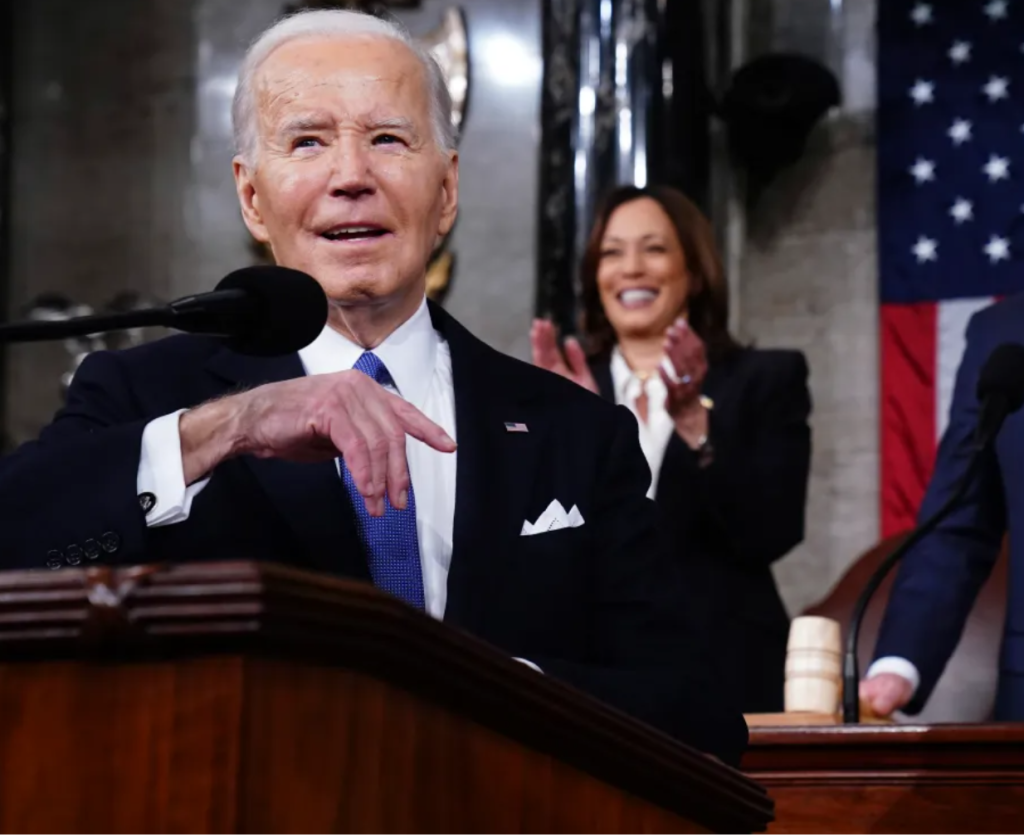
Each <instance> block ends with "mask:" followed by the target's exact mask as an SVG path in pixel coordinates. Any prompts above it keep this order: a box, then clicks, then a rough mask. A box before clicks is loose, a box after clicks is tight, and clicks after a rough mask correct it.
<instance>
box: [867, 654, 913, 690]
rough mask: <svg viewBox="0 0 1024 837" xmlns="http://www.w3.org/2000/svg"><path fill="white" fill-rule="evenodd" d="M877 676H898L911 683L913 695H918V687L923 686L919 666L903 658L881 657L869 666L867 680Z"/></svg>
mask: <svg viewBox="0 0 1024 837" xmlns="http://www.w3.org/2000/svg"><path fill="white" fill-rule="evenodd" d="M876 674H898V675H899V676H900V677H902V678H903V679H904V680H907V681H909V682H910V694H911V695H914V694H916V693H917V687H918V686H920V685H921V675H920V673H919V672H918V670H917V666H915V665H914V664H913V663H912V662H910V660H905V659H903V657H879V658H878V659H877V660H875V661H874V662H873V663H872V664H871V665H870V666H869V668H868V673H867V675H866V676H865V679H866V680H870V679H871V678H872V677H874V676H875V675H876Z"/></svg>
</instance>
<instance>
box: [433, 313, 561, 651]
mask: <svg viewBox="0 0 1024 837" xmlns="http://www.w3.org/2000/svg"><path fill="white" fill-rule="evenodd" d="M431 316H432V318H433V320H434V326H435V328H437V329H438V331H440V332H441V333H442V335H443V336H444V337H445V339H446V340H447V341H448V346H449V349H450V351H451V357H452V380H453V384H454V389H455V426H456V437H457V441H458V445H459V450H458V463H457V465H456V476H455V521H454V529H453V535H452V556H451V564H450V566H449V569H448V599H447V604H446V606H445V615H444V620H445V621H446V622H449V623H452V624H455V625H458V626H459V627H462V628H464V629H466V630H469V631H479V630H480V625H481V622H482V620H483V618H484V616H485V613H484V611H483V610H482V608H483V606H484V605H485V604H486V602H487V601H488V600H489V598H490V596H489V595H488V591H489V590H490V588H491V587H493V584H494V583H495V580H496V578H497V575H496V573H495V572H494V564H495V561H496V560H497V559H498V558H499V557H500V556H499V554H498V553H500V551H502V550H503V549H504V548H506V547H507V544H508V543H509V539H510V538H516V537H519V533H520V530H521V528H522V524H523V520H524V519H525V516H526V515H527V514H528V512H529V511H530V509H529V501H530V499H531V498H532V496H533V493H534V492H533V491H532V482H533V479H534V477H535V475H536V473H537V462H538V457H539V455H540V451H541V450H542V449H543V445H544V439H545V436H546V433H547V429H548V424H547V421H546V416H544V414H543V412H542V411H540V410H538V409H537V405H536V403H535V400H534V399H532V398H531V397H530V396H529V394H528V392H527V393H526V394H525V395H524V394H523V392H522V387H521V386H516V384H515V383H514V378H515V376H514V374H513V375H512V376H511V377H512V378H513V380H511V381H510V380H509V377H508V376H506V375H502V372H506V371H508V370H509V369H511V371H512V372H513V373H514V371H515V369H514V366H515V363H514V362H513V361H510V360H509V359H507V358H504V356H502V355H500V354H499V353H498V352H495V351H494V350H493V349H491V348H489V347H488V346H486V345H485V344H484V343H482V342H481V341H479V340H477V339H476V338H475V337H473V336H472V335H471V334H470V333H469V332H468V331H466V330H465V329H464V328H462V326H460V325H459V324H458V323H457V322H455V320H454V319H452V318H451V317H450V316H448V315H447V314H445V313H444V312H443V311H441V310H440V309H438V308H436V307H434V306H431ZM495 361H497V362H495ZM506 364H507V366H506ZM509 393H513V394H512V395H509ZM506 422H507V423H510V424H520V425H525V427H526V432H521V431H519V430H516V431H510V430H509V429H507V428H506V426H505V425H506Z"/></svg>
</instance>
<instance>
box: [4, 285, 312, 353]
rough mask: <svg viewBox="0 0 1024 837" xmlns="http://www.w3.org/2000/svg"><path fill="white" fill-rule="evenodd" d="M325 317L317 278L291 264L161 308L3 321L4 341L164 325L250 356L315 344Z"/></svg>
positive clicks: (289, 350) (13, 341)
mask: <svg viewBox="0 0 1024 837" xmlns="http://www.w3.org/2000/svg"><path fill="white" fill-rule="evenodd" d="M326 322H327V296H326V295H325V294H324V291H323V288H321V287H320V285H319V283H317V281H316V280H315V279H313V277H311V276H309V275H308V274H306V273H303V272H302V271H299V270H292V269H291V268H287V267H278V266H276V265H258V266H254V267H243V268H241V269H240V270H236V271H234V272H233V273H230V274H228V275H227V276H226V277H225V278H224V279H222V280H221V282H220V283H219V284H218V285H217V288H216V290H213V291H210V292H209V293H202V294H193V295H192V296H186V297H184V298H182V299H179V300H177V301H175V302H172V303H171V304H170V305H165V306H161V307H159V308H148V309H143V310H140V311H125V312H120V313H116V314H98V315H96V316H91V317H75V318H74V319H70V320H62V321H58V322H27V323H7V324H5V325H0V343H29V342H35V341H40V340H62V339H64V338H67V337H81V336H84V335H89V334H100V333H101V332H104V331H118V330H121V329H128V328H145V327H147V326H166V327H167V328H173V329H177V330H179V331H189V332H193V333H196V334H207V335H211V336H213V337H220V338H222V339H223V340H224V341H225V342H226V343H227V345H228V346H229V347H230V348H232V349H234V350H235V351H236V352H240V353H242V354H246V355H259V356H270V355H286V354H290V353H292V352H297V351H298V350H299V349H302V348H305V347H306V346H308V345H309V344H310V343H312V342H313V341H314V340H315V339H316V337H317V335H319V334H320V332H321V331H322V330H323V327H324V323H326Z"/></svg>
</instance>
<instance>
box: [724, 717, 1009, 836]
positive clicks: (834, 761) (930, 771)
mask: <svg viewBox="0 0 1024 837" xmlns="http://www.w3.org/2000/svg"><path fill="white" fill-rule="evenodd" d="M743 769H744V770H745V771H746V773H747V775H749V776H750V778H752V779H754V780H755V781H757V782H759V783H761V784H763V785H764V786H765V787H767V788H768V791H769V793H770V794H771V796H772V797H773V799H774V800H775V817H776V819H775V822H774V823H773V824H772V825H771V826H770V828H769V832H770V833H776V834H787V833H788V834H801V833H822V832H825V833H867V834H871V833H929V832H930V833H939V834H941V833H964V832H967V833H1007V832H1012V833H1020V832H1021V831H1022V830H1024V724H978V725H935V726H912V725H896V726H841V725H838V726H814V727H752V728H751V733H750V748H749V750H748V751H747V755H746V756H745V758H744V761H743Z"/></svg>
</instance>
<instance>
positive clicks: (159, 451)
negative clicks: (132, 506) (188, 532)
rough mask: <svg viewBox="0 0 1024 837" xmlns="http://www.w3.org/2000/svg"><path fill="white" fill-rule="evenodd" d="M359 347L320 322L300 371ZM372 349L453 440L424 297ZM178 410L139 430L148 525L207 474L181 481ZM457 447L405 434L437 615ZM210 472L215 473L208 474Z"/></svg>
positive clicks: (165, 516) (426, 580) (171, 512)
mask: <svg viewBox="0 0 1024 837" xmlns="http://www.w3.org/2000/svg"><path fill="white" fill-rule="evenodd" d="M363 351H364V349H363V348H362V347H361V346H358V345H356V344H355V343H353V342H352V341H351V340H348V339H347V338H345V337H343V336H342V335H340V334H339V333H338V332H336V331H334V329H332V328H330V327H329V326H328V327H325V328H324V330H323V332H321V334H320V336H319V337H317V339H316V340H314V341H313V342H312V343H310V344H309V345H308V346H307V347H306V348H305V349H302V350H301V351H300V352H299V359H300V360H301V361H302V366H303V368H304V369H305V370H306V374H307V375H326V374H330V373H332V372H342V371H344V370H346V369H351V368H352V367H353V366H355V364H356V361H357V360H359V357H360V356H361V355H362V354H363ZM373 353H374V354H375V355H377V357H378V358H380V360H381V362H382V363H383V364H384V366H385V367H387V370H388V372H390V373H391V378H392V380H393V381H394V382H395V386H394V387H389V389H391V391H392V392H396V393H397V394H398V395H400V396H401V397H402V398H404V399H405V400H406V401H409V402H410V403H411V404H413V406H415V407H416V408H417V409H419V410H420V412H422V413H423V414H424V415H425V416H426V417H427V418H429V419H430V420H431V421H433V422H435V423H436V424H439V425H440V426H441V427H443V428H444V430H445V432H446V433H447V434H448V435H449V436H451V437H452V439H455V440H456V441H458V439H457V437H456V435H455V434H456V428H455V389H454V387H453V385H452V359H451V353H450V351H449V349H448V344H447V342H445V340H444V339H443V338H442V337H441V335H440V334H438V333H437V332H436V331H435V330H434V326H433V324H432V323H431V321H430V311H429V310H428V309H427V303H426V299H424V301H423V304H422V305H421V306H420V307H419V309H417V311H416V313H415V314H414V315H413V316H412V317H410V318H409V319H408V320H406V322H405V323H403V324H402V325H401V326H399V327H398V328H397V329H396V330H395V331H394V332H393V333H392V334H391V335H390V336H389V337H388V338H387V339H386V340H385V341H384V342H383V343H381V344H380V345H379V346H378V347H377V348H375V349H374V350H373ZM181 412H183V411H178V412H176V413H171V414H169V415H166V416H163V417H161V418H158V419H154V420H153V421H152V422H150V423H149V424H148V425H147V426H146V428H145V430H144V431H143V434H142V455H141V457H140V460H139V471H138V480H137V487H138V491H139V494H142V493H144V492H148V493H150V494H152V495H153V496H154V497H155V498H156V503H155V504H154V505H153V507H152V508H151V509H150V510H149V511H148V512H147V514H146V523H147V525H149V526H167V525H172V524H174V523H180V522H181V521H183V520H187V519H188V516H189V510H190V509H191V507H192V503H193V502H194V501H195V498H196V497H197V495H198V494H199V493H200V492H201V491H202V490H203V488H205V487H206V484H207V483H208V482H209V479H205V480H202V481H201V482H196V483H194V484H193V485H191V486H188V487H186V486H185V477H184V471H183V468H182V461H181V437H180V436H179V434H178V416H179V415H180V413H181ZM457 455H458V454H457V453H442V452H440V451H436V450H434V449H433V448H431V447H430V446H428V445H426V444H424V443H423V442H421V441H419V440H418V439H413V438H411V437H407V439H406V456H407V458H408V462H409V476H410V478H411V479H412V484H413V490H414V492H415V496H416V534H417V536H418V540H419V547H420V564H421V566H422V568H423V594H424V603H425V605H426V609H427V612H428V613H429V614H430V615H431V616H433V617H435V618H437V619H441V618H442V617H443V616H444V608H445V603H446V601H447V598H448V567H449V565H450V563H451V557H452V530H453V525H454V521H455V463H456V457H457ZM340 478H341V476H340V474H339V479H340ZM212 479H216V475H214V476H213V477H212ZM357 502H359V500H357Z"/></svg>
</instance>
